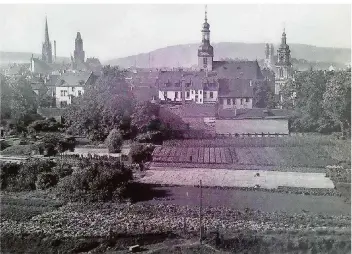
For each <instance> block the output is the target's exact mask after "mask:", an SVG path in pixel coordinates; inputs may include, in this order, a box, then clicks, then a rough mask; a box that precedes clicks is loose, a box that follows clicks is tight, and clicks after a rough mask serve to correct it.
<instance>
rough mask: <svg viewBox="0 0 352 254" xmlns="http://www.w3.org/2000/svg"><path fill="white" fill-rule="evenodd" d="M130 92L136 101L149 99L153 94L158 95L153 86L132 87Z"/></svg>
mask: <svg viewBox="0 0 352 254" xmlns="http://www.w3.org/2000/svg"><path fill="white" fill-rule="evenodd" d="M132 93H133V95H134V97H135V98H136V100H137V101H150V100H151V99H152V98H153V96H155V97H156V98H157V97H158V90H157V88H155V87H148V86H144V87H143V86H139V87H134V88H133V90H132Z"/></svg>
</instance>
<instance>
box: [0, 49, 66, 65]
mask: <svg viewBox="0 0 352 254" xmlns="http://www.w3.org/2000/svg"><path fill="white" fill-rule="evenodd" d="M33 56H34V57H39V58H41V55H40V54H33ZM31 57H32V53H30V52H4V51H0V64H8V63H29V62H30V59H31ZM57 61H58V62H62V61H64V62H65V63H68V62H69V61H70V58H69V57H61V56H58V57H57Z"/></svg>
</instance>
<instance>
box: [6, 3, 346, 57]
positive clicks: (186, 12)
mask: <svg viewBox="0 0 352 254" xmlns="http://www.w3.org/2000/svg"><path fill="white" fill-rule="evenodd" d="M45 16H47V18H48V25H49V37H50V40H51V41H54V40H56V44H57V56H70V55H71V54H73V50H74V40H75V37H76V34H77V32H78V31H79V32H80V33H81V35H82V39H83V44H84V50H85V53H86V57H99V58H100V59H101V60H108V59H113V58H118V57H124V56H129V55H134V54H139V53H144V52H149V51H152V50H155V49H158V48H163V47H167V46H172V45H177V44H187V43H200V41H201V32H200V30H201V26H202V23H203V22H204V5H200V4H192V5H190V4H182V5H181V4H180V5H171V4H167V5H161V4H159V5H151V4H149V5H147V4H145V5H142V4H132V5H126V4H125V5H122V4H114V5H113V4H89V5H82V4H80V5H79V4H76V5H72V4H66V5H64V4H61V5H54V4H49V5H44V4H28V5H25V4H17V5H1V6H0V34H1V39H0V51H9V52H32V53H41V45H42V42H43V40H44V25H45ZM208 22H209V24H210V30H211V34H210V36H211V42H214V43H216V42H250V43H263V42H269V43H279V42H280V38H281V34H282V30H283V27H285V29H286V34H287V42H288V44H290V43H301V44H310V45H315V46H322V47H343V48H351V6H350V5H327V4H323V5H317V4H315V5H304V4H296V5H292V4H291V5H289V4H282V5H280V4H261V5H259V4H252V5H245V4H234V5H229V4H221V5H216V4H210V5H208Z"/></svg>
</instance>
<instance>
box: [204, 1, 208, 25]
mask: <svg viewBox="0 0 352 254" xmlns="http://www.w3.org/2000/svg"><path fill="white" fill-rule="evenodd" d="M207 7H208V6H207V5H205V17H204V20H205V22H207V21H208V11H207Z"/></svg>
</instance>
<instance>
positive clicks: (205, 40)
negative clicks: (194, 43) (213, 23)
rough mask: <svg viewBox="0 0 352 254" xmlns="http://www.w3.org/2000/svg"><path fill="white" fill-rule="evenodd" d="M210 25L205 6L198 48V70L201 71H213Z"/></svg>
mask: <svg viewBox="0 0 352 254" xmlns="http://www.w3.org/2000/svg"><path fill="white" fill-rule="evenodd" d="M209 28H210V25H209V23H208V17H207V7H206V6H205V17H204V23H203V27H202V44H201V45H200V46H199V48H198V68H199V69H201V70H206V71H212V70H213V58H214V49H213V46H211V45H210V29H209Z"/></svg>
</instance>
